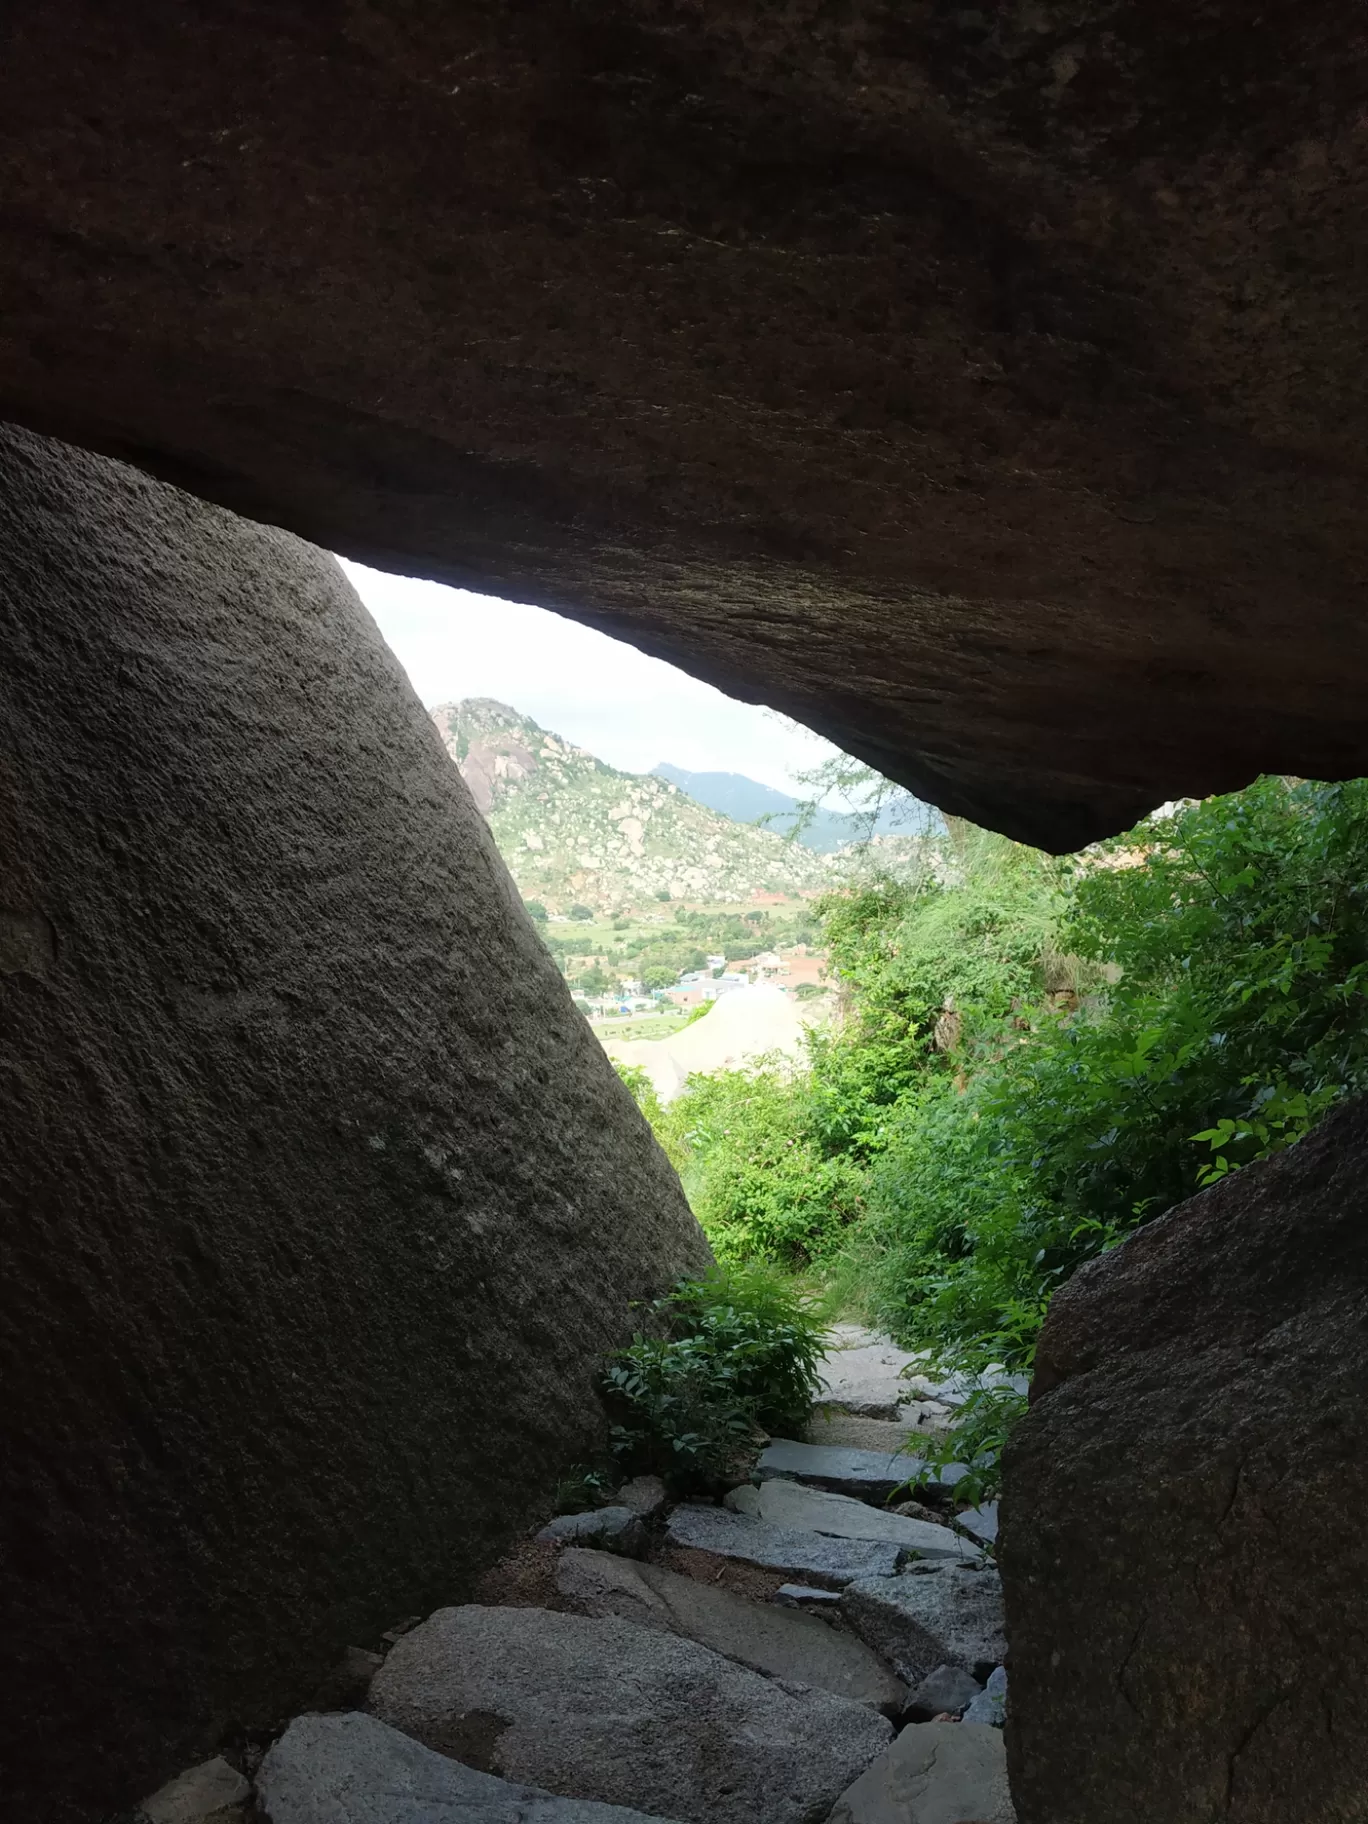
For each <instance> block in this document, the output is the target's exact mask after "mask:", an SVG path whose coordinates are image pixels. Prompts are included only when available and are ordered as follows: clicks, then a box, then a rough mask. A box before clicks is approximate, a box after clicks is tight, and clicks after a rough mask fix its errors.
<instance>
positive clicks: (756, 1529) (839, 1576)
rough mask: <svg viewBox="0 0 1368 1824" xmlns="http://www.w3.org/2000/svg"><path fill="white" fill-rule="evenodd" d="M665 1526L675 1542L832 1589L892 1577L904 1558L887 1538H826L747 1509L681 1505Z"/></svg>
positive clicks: (900, 1550)
mask: <svg viewBox="0 0 1368 1824" xmlns="http://www.w3.org/2000/svg"><path fill="white" fill-rule="evenodd" d="M665 1531H666V1537H667V1538H668V1539H669V1540H670V1542H671V1544H672V1545H683V1546H689V1547H691V1548H692V1549H694V1550H695V1551H700V1552H715V1553H716V1554H717V1555H718V1556H719V1557H721V1558H740V1559H742V1560H744V1562H745V1563H747V1564H759V1565H764V1566H765V1567H766V1568H767V1569H769V1570H774V1571H787V1572H788V1573H789V1574H790V1575H792V1576H794V1577H803V1578H806V1579H807V1580H808V1582H810V1583H818V1584H827V1585H829V1586H830V1587H831V1588H832V1589H840V1588H842V1586H843V1585H845V1584H847V1583H851V1582H853V1581H854V1579H855V1578H857V1577H888V1576H891V1575H892V1574H893V1572H894V1571H895V1570H896V1569H897V1566H898V1562H899V1560H900V1559H901V1557H902V1548H901V1547H900V1546H896V1545H889V1544H888V1543H887V1542H886V1541H883V1540H873V1539H828V1538H826V1537H825V1536H824V1535H823V1534H821V1533H810V1532H807V1531H805V1530H804V1529H802V1528H800V1527H793V1526H768V1525H766V1523H765V1522H764V1521H763V1520H756V1519H753V1518H752V1517H751V1516H750V1515H749V1514H735V1513H728V1512H727V1511H726V1510H725V1509H722V1508H717V1507H677V1508H676V1509H675V1510H674V1512H673V1513H672V1514H671V1515H670V1518H669V1520H668V1522H667V1524H666V1528H665Z"/></svg>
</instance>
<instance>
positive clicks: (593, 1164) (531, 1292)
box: [0, 430, 708, 1824]
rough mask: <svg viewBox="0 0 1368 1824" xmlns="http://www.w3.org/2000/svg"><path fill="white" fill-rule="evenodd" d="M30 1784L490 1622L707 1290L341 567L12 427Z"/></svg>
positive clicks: (4, 632)
mask: <svg viewBox="0 0 1368 1824" xmlns="http://www.w3.org/2000/svg"><path fill="white" fill-rule="evenodd" d="M0 643H3V652H4V662H3V664H2V665H0V1081H3V1083H4V1086H5V1092H4V1093H5V1108H4V1136H5V1139H4V1149H3V1159H0V1204H3V1206H4V1207H5V1209H6V1210H7V1212H8V1216H7V1221H6V1232H5V1243H4V1251H3V1255H2V1256H0V1378H2V1379H3V1382H4V1387H5V1395H4V1409H5V1433H6V1437H5V1449H4V1451H3V1453H0V1456H2V1457H3V1461H0V1492H2V1494H3V1503H2V1506H3V1517H0V1612H2V1613H3V1614H4V1615H5V1617H6V1626H5V1630H4V1644H3V1649H2V1650H0V1654H2V1663H0V1687H3V1689H4V1691H5V1694H6V1695H5V1702H4V1704H3V1706H0V1764H3V1766H4V1767H5V1770H6V1771H5V1795H6V1802H7V1803H8V1804H9V1805H11V1806H12V1807H13V1808H14V1811H15V1814H16V1815H22V1816H26V1817H30V1818H35V1819H36V1818H40V1817H41V1818H42V1819H43V1820H44V1824H72V1821H74V1820H79V1819H82V1818H86V1817H90V1816H103V1815H105V1814H106V1813H107V1812H109V1811H111V1810H117V1809H120V1808H122V1807H125V1806H127V1805H129V1804H132V1803H134V1802H136V1801H137V1799H138V1798H139V1797H140V1795H142V1794H145V1793H147V1792H149V1791H151V1790H154V1789H155V1788H156V1787H157V1786H158V1784H159V1783H160V1782H161V1781H163V1780H165V1779H166V1778H167V1777H168V1775H170V1774H172V1773H174V1772H175V1771H176V1770H177V1769H178V1768H181V1767H185V1766H186V1765H188V1764H190V1763H192V1762H195V1761H198V1760H202V1759H203V1758H204V1757H205V1755H206V1754H208V1753H210V1752H212V1749H213V1747H214V1745H215V1743H216V1741H217V1739H218V1732H219V1731H220V1730H221V1729H222V1727H223V1721H224V1719H225V1718H232V1719H235V1720H236V1721H237V1722H239V1723H240V1724H243V1725H249V1726H250V1725H256V1724H261V1723H265V1722H269V1721H271V1720H272V1719H274V1718H276V1717H278V1716H280V1715H282V1714H288V1713H289V1711H290V1709H291V1708H295V1707H298V1706H299V1705H300V1704H302V1703H303V1702H304V1701H305V1700H307V1698H308V1697H309V1695H310V1693H311V1692H312V1691H313V1690H315V1689H316V1688H317V1686H318V1685H319V1682H320V1680H321V1679H323V1677H324V1676H325V1674H326V1673H327V1672H328V1670H329V1668H330V1667H331V1666H333V1665H334V1664H335V1663H336V1661H337V1658H338V1656H339V1655H340V1654H341V1653H342V1651H343V1650H344V1649H345V1648H346V1647H347V1646H348V1645H350V1644H352V1643H354V1642H357V1641H362V1642H366V1641H373V1640H375V1639H376V1638H377V1637H378V1635H379V1633H380V1631H381V1630H382V1629H383V1628H385V1627H386V1626H387V1625H388V1624H389V1623H390V1622H391V1621H392V1620H393V1619H394V1617H395V1616H396V1615H403V1614H410V1613H413V1612H414V1611H415V1610H420V1611H424V1612H425V1611H426V1610H427V1609H429V1608H431V1606H432V1604H433V1603H434V1602H435V1601H438V1600H441V1599H442V1598H443V1596H449V1595H450V1594H451V1593H452V1592H460V1591H462V1590H463V1589H465V1588H467V1587H469V1584H470V1583H471V1581H473V1579H474V1577H475V1576H476V1575H477V1574H478V1573H479V1572H480V1571H481V1570H482V1569H483V1568H484V1567H485V1566H486V1565H488V1564H489V1563H491V1562H492V1561H493V1560H494V1559H495V1558H496V1557H497V1556H498V1554H499V1552H500V1550H501V1549H502V1548H503V1546H504V1545H505V1543H506V1542H507V1541H508V1540H509V1539H510V1538H511V1537H512V1536H513V1535H514V1534H516V1533H518V1532H519V1531H521V1530H523V1529H524V1528H525V1527H526V1525H527V1523H528V1521H529V1520H530V1519H531V1518H532V1516H533V1514H534V1512H536V1511H537V1509H538V1508H539V1506H540V1504H541V1503H542V1501H543V1500H544V1498H545V1496H546V1494H547V1492H548V1491H549V1490H550V1489H551V1487H552V1486H553V1485H554V1483H555V1482H556V1480H557V1479H558V1477H559V1476H560V1475H561V1474H563V1473H564V1470H565V1468H566V1466H567V1464H568V1463H569V1462H572V1461H574V1460H575V1459H576V1458H577V1457H578V1458H583V1457H585V1456H587V1455H589V1454H590V1453H591V1452H592V1450H593V1449H594V1448H595V1447H596V1445H597V1442H598V1440H599V1439H600V1438H601V1436H602V1427H603V1418H602V1413H601V1410H600V1407H599V1402H598V1398H597V1394H596V1378H597V1375H598V1372H599V1369H600V1366H601V1363H602V1360H603V1356H604V1353H605V1351H607V1350H609V1349H611V1348H613V1347H614V1346H615V1345H616V1344H617V1343H619V1342H621V1341H623V1340H625V1338H626V1337H627V1336H628V1335H629V1334H630V1331H631V1327H632V1322H633V1319H632V1306H633V1302H634V1301H635V1300H638V1299H641V1298H642V1297H645V1296H648V1295H649V1294H650V1293H652V1292H653V1291H655V1290H657V1289H659V1287H661V1286H662V1285H663V1284H667V1283H669V1282H670V1281H671V1280H672V1279H673V1278H675V1277H676V1276H677V1275H678V1274H679V1273H681V1272H683V1271H687V1270H689V1269H691V1268H697V1267H701V1266H702V1265H703V1264H704V1263H705V1262H706V1260H707V1258H708V1254H707V1249H706V1246H705V1244H704V1242H703V1239H702V1236H701V1234H700V1232H699V1230H698V1227H697V1224H696V1223H695V1222H694V1220H693V1217H692V1216H691V1215H690V1213H689V1211H688V1208H687V1206H686V1204H685V1202H684V1199H683V1196H682V1194H681V1192H680V1189H679V1185H678V1181H677V1180H676V1178H675V1176H674V1173H673V1172H672V1171H671V1170H670V1168H669V1166H668V1165H667V1164H666V1162H665V1160H664V1157H663V1156H662V1154H661V1152H660V1150H659V1148H658V1147H657V1146H656V1144H655V1142H654V1140H653V1139H652V1138H651V1135H650V1132H649V1130H648V1128H647V1127H646V1125H645V1123H644V1122H643V1121H642V1119H641V1117H640V1116H639V1114H638V1113H637V1111H636V1109H635V1108H634V1107H633V1106H632V1102H631V1098H630V1096H628V1094H627V1093H626V1091H625V1090H624V1089H623V1087H622V1085H621V1084H620V1083H619V1082H618V1080H617V1078H616V1076H615V1075H614V1073H613V1071H612V1068H611V1067H610V1065H609V1064H608V1063H607V1061H606V1060H605V1058H604V1056H603V1054H602V1051H601V1050H600V1048H599V1046H598V1044H597V1043H596V1041H595V1040H594V1038H593V1035H592V1034H591V1033H590V1031H589V1029H588V1027H587V1026H586V1025H585V1023H584V1021H583V1020H582V1019H581V1018H580V1016H579V1015H578V1014H577V1013H576V1012H575V1010H574V1007H573V1005H572V1004H571V1000H570V996H569V994H568V992H567V990H566V988H565V984H564V983H563V982H562V980H561V978H560V975H559V973H558V971H557V969H556V966H555V964H554V963H553V962H552V961H551V958H550V957H549V956H548V955H547V953H546V951H545V949H544V948H543V946H542V944H541V941H540V939H539V938H538V937H537V935H536V932H535V930H534V928H533V926H532V924H531V922H530V920H529V919H528V918H527V916H526V914H525V912H524V910H523V908H522V905H521V903H520V901H519V899H518V896H517V894H516V893H515V891H514V889H513V887H512V883H511V882H510V881H509V879H508V876H507V873H506V872H505V870H504V867H503V864H502V863H501V862H500V860H499V857H498V855H497V853H496V852H495V849H494V846H493V843H492V841H491V839H490V836H489V833H488V831H487V829H486V828H485V825H484V822H483V819H482V818H481V817H480V815H479V813H478V812H477V811H476V810H475V807H474V806H473V804H472V803H471V801H470V797H469V794H468V792H467V791H466V788H465V787H464V785H463V784H462V783H461V780H460V776H459V775H458V773H457V772H456V769H455V768H454V767H453V766H452V765H451V762H450V761H449V759H448V758H447V756H446V754H445V753H444V751H443V749H442V745H441V742H440V741H439V740H438V738H437V734H436V731H435V730H434V729H433V727H432V725H431V723H430V722H429V720H428V718H427V716H426V715H425V714H424V712H423V708H422V705H421V704H420V703H419V702H418V700H417V698H416V697H415V696H414V694H413V691H412V689H411V687H410V685H409V683H408V680H407V679H406V678H405V676H404V674H403V672H402V670H401V669H400V667H399V664H398V662H397V661H396V660H395V658H394V657H393V655H392V654H391V653H390V652H389V651H387V649H386V647H385V645H384V642H383V641H382V640H381V639H380V636H379V634H378V633H377V631H376V628H375V626H374V624H373V622H372V621H371V619H370V617H369V616H368V615H367V614H366V612H365V610H364V609H363V608H362V606H361V604H360V602H359V601H358V599H357V597H356V595H355V593H354V591H353V590H352V588H351V587H350V585H349V584H348V583H347V581H346V579H345V578H344V577H343V575H342V573H341V571H340V570H339V568H338V566H337V564H336V562H335V561H334V560H333V559H332V558H331V557H329V556H328V555H327V554H326V553H325V552H322V551H318V550H315V549H314V548H313V547H312V546H310V545H306V544H303V543H301V542H300V540H299V539H297V538H293V537H291V536H289V535H288V534H286V533H283V532H280V531H274V530H271V529H270V528H266V527H262V526H259V525H253V524H249V523H248V522H246V521H244V520H240V519H237V518H235V517H234V516H233V515H232V514H231V513H228V512H225V511H222V510H220V509H218V508H213V507H206V506H204V505H203V504H202V503H201V502H199V501H197V500H193V499H191V498H189V497H188V496H186V495H184V494H180V493H178V492H177V491H176V490H174V489H172V488H169V487H165V486H163V485H161V484H160V483H157V482H154V481H151V480H149V479H148V477H147V476H146V475H144V474H141V473H139V472H137V471H135V470H133V469H129V468H125V467H124V466H122V465H121V464H119V463H116V462H109V461H106V460H105V459H103V458H101V457H97V456H91V455H87V454H85V453H83V452H80V451H76V450H72V449H70V448H67V447H65V446H63V445H61V444H57V443H53V442H50V441H46V440H44V439H42V438H39V437H34V436H31V435H29V434H28V433H26V432H17V431H13V430H6V431H3V432H0Z"/></svg>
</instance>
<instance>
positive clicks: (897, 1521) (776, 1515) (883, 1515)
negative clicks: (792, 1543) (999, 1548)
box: [727, 1476, 981, 1559]
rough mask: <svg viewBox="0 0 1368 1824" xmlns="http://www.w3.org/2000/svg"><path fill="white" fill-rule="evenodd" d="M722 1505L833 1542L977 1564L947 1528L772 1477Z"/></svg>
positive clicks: (974, 1553)
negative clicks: (879, 1544)
mask: <svg viewBox="0 0 1368 1824" xmlns="http://www.w3.org/2000/svg"><path fill="white" fill-rule="evenodd" d="M727 1505H728V1506H729V1507H734V1508H735V1510H736V1511H737V1512H738V1513H742V1514H749V1515H750V1516H751V1517H752V1518H753V1519H756V1520H764V1521H767V1522H768V1523H769V1524H770V1525H772V1526H788V1527H800V1528H803V1529H806V1530H807V1531H809V1532H814V1533H824V1534H826V1535H827V1536H828V1537H830V1538H833V1539H880V1540H884V1541H886V1542H887V1543H888V1544H889V1545H896V1546H900V1547H901V1548H902V1550H903V1551H905V1552H909V1553H913V1552H915V1553H916V1554H917V1556H918V1557H921V1558H955V1559H977V1558H978V1557H980V1556H981V1554H980V1552H979V1550H978V1547H977V1546H975V1545H972V1544H971V1543H970V1542H969V1540H967V1539H964V1538H961V1536H960V1535H959V1534H958V1533H956V1532H955V1531H954V1530H953V1528H951V1527H948V1526H936V1525H934V1524H933V1523H932V1522H931V1521H929V1520H914V1519H912V1518H910V1517H909V1516H908V1515H906V1514H892V1513H889V1512H888V1510H887V1509H886V1508H882V1507H870V1506H869V1505H868V1504H867V1503H866V1502H864V1501H856V1500H853V1499H852V1497H851V1496H849V1495H833V1494H832V1493H831V1492H830V1491H829V1490H827V1489H823V1488H807V1487H805V1486H804V1485H803V1484H802V1483H801V1482H788V1481H785V1480H784V1479H783V1478H782V1477H778V1476H776V1477H774V1478H772V1479H771V1480H770V1481H768V1482H762V1483H761V1484H760V1486H759V1488H735V1489H733V1490H732V1492H731V1493H730V1494H729V1495H728V1496H727Z"/></svg>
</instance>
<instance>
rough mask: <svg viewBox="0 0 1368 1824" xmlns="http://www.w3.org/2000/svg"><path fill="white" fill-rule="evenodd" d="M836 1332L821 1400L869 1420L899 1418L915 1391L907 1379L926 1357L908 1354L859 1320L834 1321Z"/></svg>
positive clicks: (828, 1357)
mask: <svg viewBox="0 0 1368 1824" xmlns="http://www.w3.org/2000/svg"><path fill="white" fill-rule="evenodd" d="M832 1336H833V1338H834V1339H835V1346H834V1347H833V1348H832V1349H831V1350H830V1352H829V1353H828V1355H827V1359H826V1365H825V1367H824V1368H823V1370H822V1386H821V1389H820V1391H819V1393H818V1395H817V1398H818V1401H819V1402H822V1403H826V1404H829V1405H831V1406H833V1407H835V1408H836V1409H837V1410H839V1411H841V1412H850V1413H856V1414H858V1415H859V1416H861V1417H863V1418H867V1419H896V1418H897V1417H898V1409H899V1408H900V1407H901V1406H905V1405H906V1404H907V1402H908V1400H909V1399H910V1397H911V1393H912V1390H911V1388H910V1387H909V1385H908V1382H907V1379H906V1378H905V1377H906V1375H907V1374H915V1373H917V1372H918V1370H920V1369H922V1368H923V1367H924V1365H925V1360H926V1358H925V1355H924V1354H923V1355H909V1353H908V1352H907V1350H906V1349H899V1347H898V1346H897V1344H896V1343H894V1342H892V1341H890V1339H889V1338H888V1337H886V1336H879V1335H876V1334H875V1332H873V1331H872V1330H866V1329H865V1328H864V1326H863V1325H861V1324H836V1325H835V1326H833V1329H832Z"/></svg>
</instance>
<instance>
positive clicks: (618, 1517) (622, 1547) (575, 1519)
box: [537, 1507, 646, 1558]
mask: <svg viewBox="0 0 1368 1824" xmlns="http://www.w3.org/2000/svg"><path fill="white" fill-rule="evenodd" d="M537 1539H538V1542H539V1543H541V1544H543V1545H597V1546H599V1547H601V1549H602V1550H603V1551H605V1552H623V1553H625V1554H626V1555H627V1557H629V1558H633V1557H635V1556H636V1554H637V1553H638V1552H639V1551H641V1549H642V1547H643V1546H644V1545H645V1543H646V1528H645V1526H644V1525H643V1524H642V1520H641V1516H640V1514H638V1513H637V1512H636V1511H635V1510H634V1509H633V1508H630V1507H596V1508H593V1509H592V1510H591V1511H590V1512H589V1513H587V1514H559V1515H557V1517H556V1518H555V1519H554V1520H552V1521H550V1522H549V1523H548V1524H547V1525H546V1526H544V1527H543V1528H542V1529H541V1531H540V1532H539V1533H538V1534H537Z"/></svg>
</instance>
